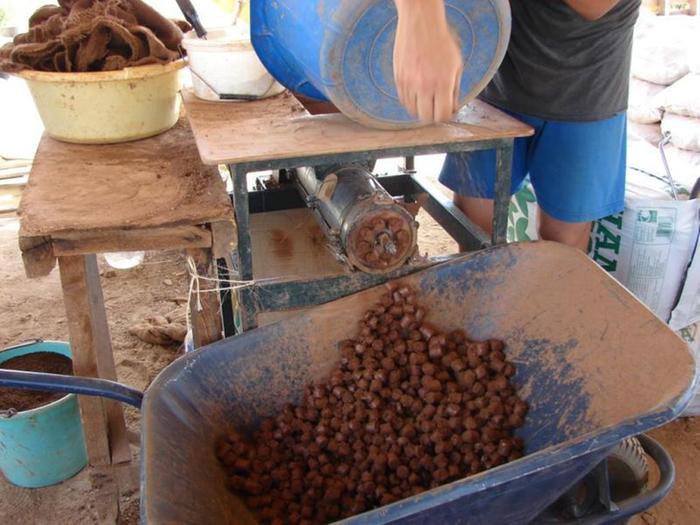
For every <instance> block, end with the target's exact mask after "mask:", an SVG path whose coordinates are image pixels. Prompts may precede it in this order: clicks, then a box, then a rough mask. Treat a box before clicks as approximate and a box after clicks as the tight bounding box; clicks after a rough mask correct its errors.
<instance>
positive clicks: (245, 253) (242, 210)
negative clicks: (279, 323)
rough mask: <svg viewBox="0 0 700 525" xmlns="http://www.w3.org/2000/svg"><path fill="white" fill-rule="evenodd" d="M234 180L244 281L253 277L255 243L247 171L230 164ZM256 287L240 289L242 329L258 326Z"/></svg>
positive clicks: (239, 262)
mask: <svg viewBox="0 0 700 525" xmlns="http://www.w3.org/2000/svg"><path fill="white" fill-rule="evenodd" d="M229 170H230V172H231V181H232V182H233V207H234V211H235V214H236V223H237V225H238V246H237V250H238V276H239V279H240V280H242V281H251V280H252V279H253V244H252V241H251V239H250V213H249V210H248V182H247V171H246V170H245V169H241V168H240V167H237V166H235V165H232V166H229ZM253 288H254V287H250V288H241V289H240V290H238V308H239V309H240V312H241V330H243V331H246V330H250V329H251V328H255V327H256V326H257V317H258V314H257V306H256V303H255V295H254V289H253Z"/></svg>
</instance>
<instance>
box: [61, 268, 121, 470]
mask: <svg viewBox="0 0 700 525" xmlns="http://www.w3.org/2000/svg"><path fill="white" fill-rule="evenodd" d="M58 265H59V270H60V274H61V286H62V287H63V301H64V303H65V308H66V318H67V320H68V331H69V339H70V345H71V351H72V355H73V372H74V373H75V375H78V376H85V377H102V378H104V379H112V380H115V379H116V373H115V370H116V369H115V366H114V357H113V355H112V347H111V342H110V337H109V327H108V325H107V317H106V314H105V311H104V300H103V297H102V288H101V287H100V283H99V273H98V269H97V258H96V256H95V255H90V256H64V257H59V258H58ZM78 399H79V404H80V414H81V418H82V422H83V433H84V435H85V446H86V448H87V453H88V460H89V462H90V464H91V465H98V466H99V465H109V464H110V463H111V461H112V459H114V460H116V461H124V460H125V457H126V455H127V453H128V459H129V460H130V459H131V455H130V453H129V450H128V447H129V445H128V440H127V435H126V424H125V423H124V415H123V412H122V408H121V406H120V405H118V404H116V403H114V402H111V401H110V402H107V401H104V400H102V399H100V398H97V397H89V396H79V398H78ZM110 438H111V440H112V443H111V445H112V451H113V452H114V458H112V454H111V453H110Z"/></svg>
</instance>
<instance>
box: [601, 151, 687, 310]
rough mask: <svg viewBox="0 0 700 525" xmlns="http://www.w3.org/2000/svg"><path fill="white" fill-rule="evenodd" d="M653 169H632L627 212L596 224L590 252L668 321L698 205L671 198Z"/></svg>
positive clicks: (683, 271)
mask: <svg viewBox="0 0 700 525" xmlns="http://www.w3.org/2000/svg"><path fill="white" fill-rule="evenodd" d="M647 146H648V145H647ZM649 147H650V148H651V150H650V152H651V151H653V150H654V149H655V148H653V147H651V146H649ZM636 149H637V150H638V151H644V148H643V147H637V148H636ZM657 155H658V152H657ZM653 170H654V167H652V166H649V167H648V169H647V170H646V171H638V170H636V169H634V168H631V169H629V170H628V173H627V179H628V180H627V185H626V195H625V209H624V212H623V213H620V214H616V215H612V216H610V217H606V218H604V219H601V220H599V221H596V222H595V223H594V225H593V230H592V234H591V250H590V256H591V258H592V259H593V260H594V261H596V262H597V263H598V264H600V265H601V266H602V267H603V268H604V269H605V270H607V271H608V272H609V273H610V274H611V275H613V276H614V277H615V278H616V279H617V280H618V281H620V282H621V283H622V284H623V285H625V286H626V287H627V288H628V289H629V290H630V291H631V292H632V293H633V294H635V295H636V296H637V297H638V298H639V299H640V300H641V301H642V302H643V303H645V304H646V305H647V306H648V307H649V308H650V309H651V310H653V311H654V312H655V313H656V315H658V316H659V317H660V318H661V319H663V320H664V321H668V320H669V318H670V317H671V309H672V308H673V307H674V304H675V302H676V298H677V297H678V294H679V292H680V290H681V286H682V284H683V281H684V277H685V271H686V268H687V266H688V262H689V261H690V258H691V254H692V253H693V249H694V247H695V243H696V242H697V235H698V229H699V228H700V218H699V211H700V207H699V206H700V203H699V201H698V200H690V201H689V200H673V199H672V197H671V194H672V192H671V187H670V185H669V183H668V182H667V181H664V179H663V178H662V177H661V176H659V175H655V174H653ZM683 190H684V191H683V192H680V193H681V194H683V193H684V194H685V195H686V198H687V194H688V190H687V189H685V188H683Z"/></svg>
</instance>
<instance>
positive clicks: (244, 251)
mask: <svg viewBox="0 0 700 525" xmlns="http://www.w3.org/2000/svg"><path fill="white" fill-rule="evenodd" d="M513 141H514V139H513V138H499V139H492V140H482V141H473V142H462V143H453V144H443V145H425V146H414V147H406V148H390V149H377V150H371V151H364V152H353V153H343V154H334V155H321V156H318V155H313V156H300V157H298V158H294V159H285V160H279V161H277V160H269V161H268V160H262V161H256V162H249V163H244V164H230V165H229V166H228V168H229V170H230V172H231V179H232V183H233V192H232V200H233V205H234V209H235V213H236V220H237V223H238V244H237V248H236V250H235V252H234V253H233V263H234V271H235V272H236V274H237V277H236V278H237V279H240V280H242V281H251V285H250V286H245V287H242V288H240V289H238V290H237V291H236V292H235V293H233V294H231V293H229V292H223V293H222V297H221V302H222V313H223V321H224V331H225V334H226V336H231V335H234V334H235V333H239V332H242V331H246V330H250V329H252V328H255V327H256V326H257V316H258V314H260V313H263V312H274V311H280V310H290V309H295V308H304V307H308V306H314V305H318V304H322V303H325V302H328V301H333V300H335V299H338V298H340V297H343V296H346V295H350V294H352V293H355V292H359V291H360V290H364V289H366V288H370V287H372V286H376V285H378V284H382V283H384V282H386V281H388V280H390V279H394V278H397V277H401V276H403V275H407V274H410V273H413V272H415V271H418V270H421V269H423V268H426V267H428V266H431V265H433V264H437V263H439V262H442V261H444V260H445V257H433V258H430V259H428V260H427V261H419V262H411V263H409V264H407V265H405V266H404V267H402V268H401V269H399V270H397V271H395V272H392V273H387V274H380V275H378V274H369V273H363V272H359V271H358V272H353V273H345V274H340V275H336V276H330V277H323V278H318V279H304V280H280V281H267V282H260V283H257V282H253V279H254V275H253V252H252V242H251V235H250V215H251V213H261V212H266V211H277V210H285V209H293V208H302V207H305V206H306V205H307V203H306V202H305V201H304V199H303V197H302V196H301V195H300V194H299V191H298V189H297V187H296V185H293V184H290V185H287V186H282V187H281V188H279V189H266V190H262V191H249V190H248V183H247V179H248V177H247V175H248V174H249V173H251V172H258V171H264V170H291V169H293V168H300V167H304V166H321V165H330V164H352V163H358V162H366V161H372V160H377V159H381V158H390V157H404V158H406V169H405V170H404V173H402V174H398V175H384V176H377V181H378V182H379V183H380V184H381V185H382V186H383V187H384V189H386V190H387V192H388V193H389V194H391V195H392V196H394V197H397V196H403V197H404V198H405V199H406V200H408V201H411V200H415V199H416V198H417V197H418V196H420V195H421V194H423V195H427V201H426V202H425V204H424V208H425V210H426V211H427V212H428V214H429V215H430V216H431V217H432V218H433V219H434V220H435V221H436V222H437V223H438V224H440V226H442V228H444V229H445V231H446V232H447V233H448V234H449V235H450V236H451V237H452V238H453V239H454V240H455V241H457V243H458V244H459V245H460V246H461V247H462V248H463V249H466V251H475V250H480V249H483V248H487V247H489V246H492V245H497V244H503V243H505V242H506V230H507V225H508V206H509V203H510V185H511V169H512V158H513ZM480 150H495V151H496V187H495V213H494V221H493V235H492V237H491V239H489V238H488V237H487V236H486V234H485V233H484V232H483V230H481V229H480V228H479V227H478V226H476V225H475V224H474V223H472V222H471V221H470V220H469V219H467V217H466V216H465V215H464V214H463V213H462V212H461V211H460V210H459V209H458V208H457V207H456V206H455V205H454V204H453V203H452V201H451V200H450V199H448V198H446V197H445V196H444V195H443V194H442V193H441V192H440V191H439V190H438V189H437V188H435V187H434V184H433V183H432V182H430V181H429V180H427V179H426V178H424V177H421V176H420V175H419V174H417V173H416V172H415V170H414V169H413V157H414V156H416V155H428V154H434V153H450V152H455V153H457V152H471V151H480ZM219 276H220V278H222V279H228V278H229V276H228V271H227V270H225V269H223V265H221V264H220V265H219ZM234 304H235V306H234Z"/></svg>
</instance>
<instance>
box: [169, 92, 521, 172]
mask: <svg viewBox="0 0 700 525" xmlns="http://www.w3.org/2000/svg"><path fill="white" fill-rule="evenodd" d="M183 99H184V101H185V107H186V108H187V115H188V117H189V119H190V124H191V125H192V130H193V132H194V136H195V140H196V141H197V147H198V148H199V153H200V155H201V157H202V161H203V162H204V163H205V164H212V165H214V164H242V163H252V162H259V161H270V160H281V159H290V158H296V157H299V156H300V155H303V156H305V157H311V156H323V155H335V154H339V153H351V152H364V151H376V150H389V149H397V148H410V147H414V146H435V147H439V146H444V145H447V144H459V143H468V142H477V141H485V140H491V139H503V138H506V137H512V138H515V137H526V136H529V135H532V133H533V130H532V128H531V127H530V126H528V125H527V124H524V123H522V122H520V121H518V120H516V119H514V118H512V117H510V116H509V115H507V114H506V113H503V112H502V111H500V110H498V109H496V108H494V107H493V106H489V105H488V104H485V103H483V102H480V101H474V102H472V103H471V104H469V105H468V106H466V107H464V108H463V109H462V110H461V111H460V112H459V114H458V115H457V116H456V117H455V119H454V120H453V121H452V122H449V123H445V124H438V125H434V126H428V127H423V128H417V129H409V130H402V131H385V130H376V129H370V128H366V127H364V126H361V125H360V124H357V123H356V122H353V121H352V120H350V119H348V118H347V117H345V116H344V115H341V114H339V113H333V114H327V115H310V114H309V113H308V112H307V111H306V110H305V109H304V108H303V107H302V105H301V104H300V103H299V102H298V101H297V100H296V99H295V98H294V97H292V96H291V95H289V94H288V93H285V94H282V95H279V96H277V97H274V98H270V99H265V100H260V101H256V102H246V103H235V102H234V103H231V102H207V101H205V100H200V99H198V98H197V97H195V96H194V94H193V93H192V92H191V91H186V92H185V93H183ZM438 149H440V148H438Z"/></svg>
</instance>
